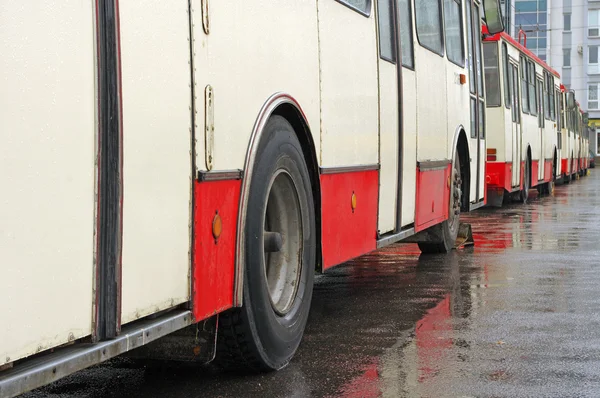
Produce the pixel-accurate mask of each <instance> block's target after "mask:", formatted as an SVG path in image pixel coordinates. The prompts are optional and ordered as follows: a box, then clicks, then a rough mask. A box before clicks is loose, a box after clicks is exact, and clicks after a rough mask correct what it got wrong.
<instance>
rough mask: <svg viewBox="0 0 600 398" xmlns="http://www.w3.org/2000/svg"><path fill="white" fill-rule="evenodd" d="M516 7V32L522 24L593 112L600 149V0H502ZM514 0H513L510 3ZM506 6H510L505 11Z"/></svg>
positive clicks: (593, 140) (531, 42)
mask: <svg viewBox="0 0 600 398" xmlns="http://www.w3.org/2000/svg"><path fill="white" fill-rule="evenodd" d="M504 3H505V4H504V8H505V10H507V9H511V10H513V9H514V13H515V14H514V17H513V18H512V21H513V26H512V28H511V29H510V30H507V32H509V33H510V34H511V35H512V36H513V37H515V38H517V37H518V32H519V30H520V29H523V30H524V31H525V32H526V34H527V48H529V49H530V50H531V51H532V52H534V53H535V54H536V55H537V56H538V57H540V58H541V59H543V60H545V61H546V62H547V63H548V64H549V65H550V66H551V67H552V68H554V69H556V70H557V71H558V73H560V75H561V79H562V83H563V84H564V85H565V87H566V88H567V89H570V90H574V91H575V96H576V97H577V98H578V101H579V103H580V104H581V108H582V109H583V110H584V111H586V112H589V125H590V148H591V149H592V150H593V151H594V152H595V153H596V154H597V155H600V147H599V145H600V139H599V138H598V136H599V135H600V97H599V94H600V63H599V48H600V1H599V0H504ZM511 3H513V4H511ZM505 12H506V11H505Z"/></svg>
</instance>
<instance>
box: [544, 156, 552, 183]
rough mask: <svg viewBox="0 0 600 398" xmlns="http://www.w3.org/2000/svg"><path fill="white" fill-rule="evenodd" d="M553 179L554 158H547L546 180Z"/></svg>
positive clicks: (545, 166) (545, 164) (545, 167)
mask: <svg viewBox="0 0 600 398" xmlns="http://www.w3.org/2000/svg"><path fill="white" fill-rule="evenodd" d="M551 180H552V160H546V161H545V162H544V181H545V182H550V181H551Z"/></svg>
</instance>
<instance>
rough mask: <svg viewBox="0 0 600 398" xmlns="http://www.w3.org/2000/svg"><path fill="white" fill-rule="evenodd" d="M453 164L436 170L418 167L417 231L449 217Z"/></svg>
mask: <svg viewBox="0 0 600 398" xmlns="http://www.w3.org/2000/svg"><path fill="white" fill-rule="evenodd" d="M451 167H452V165H451V164H448V166H447V167H445V168H441V169H434V170H423V171H421V169H420V168H417V197H416V213H415V232H419V231H422V230H424V229H427V228H429V227H431V226H433V225H435V224H438V223H440V222H442V221H444V220H447V219H448V211H449V207H450V169H451Z"/></svg>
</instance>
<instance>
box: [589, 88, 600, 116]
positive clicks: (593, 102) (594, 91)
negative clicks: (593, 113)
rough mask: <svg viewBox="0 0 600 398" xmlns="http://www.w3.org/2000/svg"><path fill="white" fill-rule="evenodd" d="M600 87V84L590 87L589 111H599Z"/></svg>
mask: <svg viewBox="0 0 600 398" xmlns="http://www.w3.org/2000/svg"><path fill="white" fill-rule="evenodd" d="M598 86H600V84H599V83H593V84H589V85H588V109H589V110H598Z"/></svg>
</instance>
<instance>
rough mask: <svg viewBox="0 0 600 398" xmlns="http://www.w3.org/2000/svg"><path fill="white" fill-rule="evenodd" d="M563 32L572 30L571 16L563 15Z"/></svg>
mask: <svg viewBox="0 0 600 398" xmlns="http://www.w3.org/2000/svg"><path fill="white" fill-rule="evenodd" d="M563 30H564V31H565V32H569V31H570V30H571V14H563Z"/></svg>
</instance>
